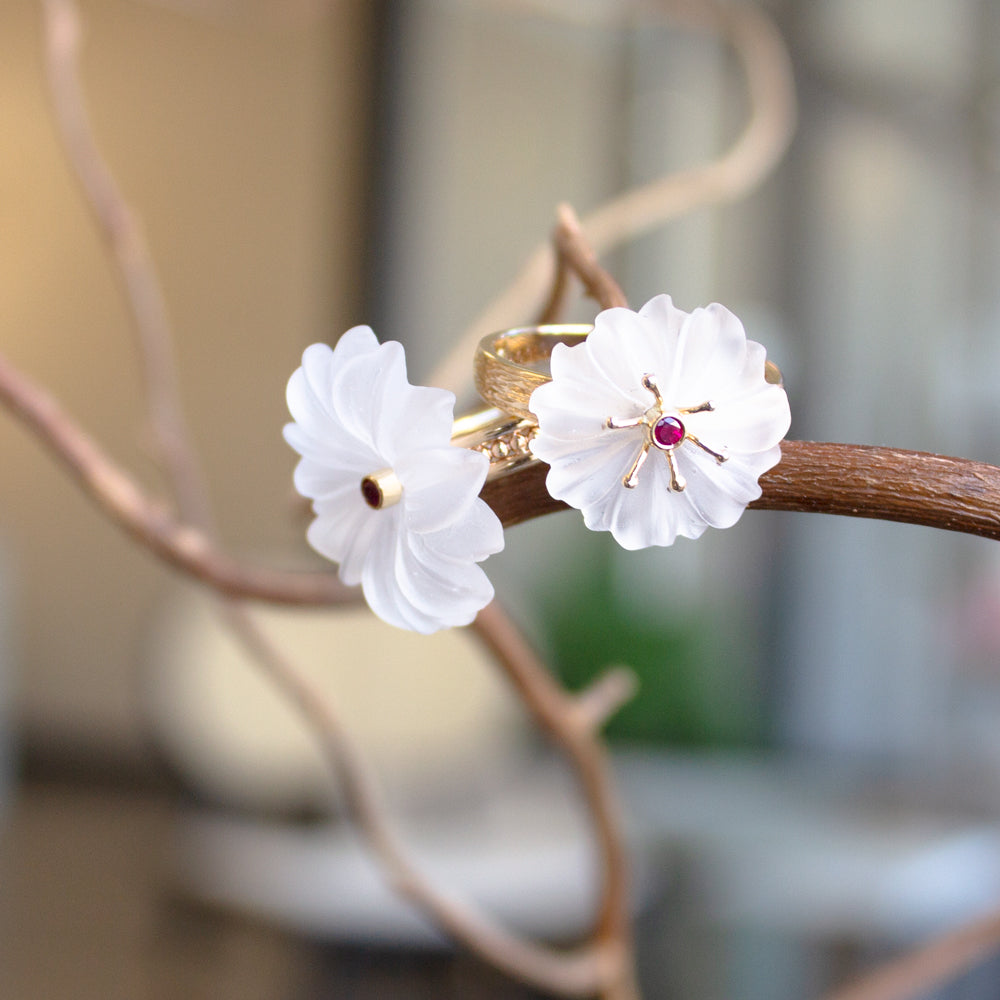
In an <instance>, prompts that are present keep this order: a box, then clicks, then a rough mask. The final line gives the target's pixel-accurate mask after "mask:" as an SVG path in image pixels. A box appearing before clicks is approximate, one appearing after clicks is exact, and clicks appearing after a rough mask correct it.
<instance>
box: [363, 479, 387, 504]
mask: <svg viewBox="0 0 1000 1000" xmlns="http://www.w3.org/2000/svg"><path fill="white" fill-rule="evenodd" d="M361 495H362V496H363V497H364V498H365V503H366V504H368V506H369V507H371V508H372V509H373V510H378V509H379V508H380V507H381V506H382V491H381V490H380V489H379V488H378V483H376V482H375V480H374V479H372V478H371V476H365V478H364V479H362V480H361Z"/></svg>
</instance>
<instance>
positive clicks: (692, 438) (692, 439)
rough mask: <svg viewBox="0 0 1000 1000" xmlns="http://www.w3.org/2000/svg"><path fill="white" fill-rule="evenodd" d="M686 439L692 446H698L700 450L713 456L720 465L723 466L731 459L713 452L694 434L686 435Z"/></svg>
mask: <svg viewBox="0 0 1000 1000" xmlns="http://www.w3.org/2000/svg"><path fill="white" fill-rule="evenodd" d="M685 438H686V440H688V441H690V442H691V443H692V444H696V445H697V446H698V447H699V448H701V450H702V451H705V452H708V454H709V455H711V456H712V458H714V459H715V460H716V462H718V463H719V465H722V463H723V462H725V461H726V460H727V459H728V458H729V456H728V455H723V454H722V453H721V452H718V451H713V450H712V449H711V448H709V447H708V445H707V444H703V443H702V442H701V441H699V440H698V438H696V437H695V436H694V435H693V434H686V435H685Z"/></svg>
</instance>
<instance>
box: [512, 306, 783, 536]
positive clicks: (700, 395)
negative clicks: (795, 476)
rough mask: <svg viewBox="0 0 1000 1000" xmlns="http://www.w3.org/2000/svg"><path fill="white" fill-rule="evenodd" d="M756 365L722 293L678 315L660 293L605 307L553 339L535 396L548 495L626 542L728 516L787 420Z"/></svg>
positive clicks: (748, 491)
mask: <svg viewBox="0 0 1000 1000" xmlns="http://www.w3.org/2000/svg"><path fill="white" fill-rule="evenodd" d="M764 366H765V351H764V348H763V347H762V346H761V345H760V344H758V343H755V342H754V341H752V340H747V337H746V333H745V332H744V330H743V324H742V323H741V322H740V321H739V320H738V319H737V318H736V317H735V316H734V315H733V314H732V313H731V312H730V311H729V310H728V309H726V308H725V307H724V306H721V305H719V304H718V303H713V304H712V305H710V306H708V307H707V308H704V309H696V310H695V311H694V312H693V313H686V312H683V311H682V310H680V309H678V308H676V307H675V306H674V304H673V302H672V301H671V299H670V296H669V295H658V296H657V297H656V298H654V299H652V300H650V301H649V302H647V303H646V305H644V306H643V307H642V309H640V310H639V312H638V313H635V312H632V311H631V310H630V309H621V308H618V309H607V310H605V311H604V312H602V313H600V314H599V315H598V316H597V318H596V320H595V322H594V330H593V332H592V333H591V334H590V335H589V336H588V338H587V339H586V341H584V342H583V343H582V344H579V345H577V346H575V347H568V346H567V345H565V344H557V345H556V346H555V348H554V349H553V351H552V381H551V382H549V383H547V384H545V385H543V386H540V387H539V388H538V389H536V390H535V392H534V393H533V394H532V396H531V402H530V407H531V410H532V412H533V413H535V415H536V416H537V417H538V432H537V434H536V437H535V439H534V441H533V443H532V452H533V453H534V454H535V455H536V456H537V457H538V458H540V459H541V460H542V461H544V462H547V463H548V464H549V466H550V469H549V472H548V476H547V478H546V486H547V488H548V491H549V493H550V494H551V495H552V496H553V497H556V498H557V499H559V500H564V501H565V502H566V503H568V504H570V506H572V507H576V508H578V509H579V510H581V511H583V516H584V520H585V522H586V524H587V527H588V528H591V529H592V530H594V531H610V532H611V533H612V534H613V535H614V537H615V539H616V540H617V541H618V542H619V544H620V545H622V546H623V547H624V548H626V549H641V548H645V547H646V546H649V545H671V544H672V543H673V541H674V539H675V538H676V537H677V536H678V535H684V536H685V537H687V538H698V537H699V536H700V535H701V534H702V533H703V532H704V530H705V528H707V527H709V526H711V527H714V528H727V527H730V526H731V525H733V524H735V523H736V521H737V520H739V517H740V515H741V514H742V513H743V511H744V509H745V508H746V506H747V504H748V503H750V501H752V500H755V499H757V497H759V496H760V494H761V490H760V487H759V486H758V484H757V479H758V477H759V476H761V475H762V474H763V473H764V472H766V471H767V470H768V469H770V468H771V467H772V466H774V465H776V464H777V463H778V461H779V460H780V458H781V450H780V448H779V442H780V441H781V439H782V438H783V437H784V436H785V434H786V433H787V431H788V427H789V424H790V422H791V415H790V413H789V409H788V398H787V396H786V394H785V391H784V389H783V388H782V387H781V386H780V385H772V384H770V383H768V382H767V381H766V380H765V377H764V370H765V368H764Z"/></svg>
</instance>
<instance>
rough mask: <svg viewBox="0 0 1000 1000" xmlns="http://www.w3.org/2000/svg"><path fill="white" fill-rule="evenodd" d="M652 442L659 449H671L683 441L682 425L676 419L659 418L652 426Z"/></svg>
mask: <svg viewBox="0 0 1000 1000" xmlns="http://www.w3.org/2000/svg"><path fill="white" fill-rule="evenodd" d="M653 440H654V442H655V443H656V445H657V447H659V448H673V447H675V446H676V445H679V444H680V443H681V441H683V440H684V425H683V424H682V423H681V422H680V421H679V420H678V419H677V418H676V417H660V419H659V420H657V421H656V423H655V424H654V425H653Z"/></svg>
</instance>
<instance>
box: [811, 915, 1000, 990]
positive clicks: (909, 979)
mask: <svg viewBox="0 0 1000 1000" xmlns="http://www.w3.org/2000/svg"><path fill="white" fill-rule="evenodd" d="M998 950H1000V913H991V914H989V916H986V917H983V918H981V919H979V920H976V921H973V922H972V923H970V924H967V925H966V926H965V927H961V928H959V929H958V930H957V931H953V932H952V933H950V934H945V935H943V936H941V937H939V938H936V939H935V940H933V941H931V942H930V943H929V944H926V945H924V946H923V947H922V948H918V949H917V950H916V951H913V952H911V953H910V954H908V955H903V956H902V957H901V958H898V959H896V960H895V961H892V962H888V963H886V964H885V965H883V966H881V967H880V968H878V969H876V970H875V971H874V972H872V973H870V974H869V975H867V976H864V977H862V978H861V979H859V980H858V981H857V982H855V983H852V984H851V985H849V986H847V987H844V988H843V989H838V990H834V991H833V992H832V993H828V994H827V995H826V997H825V998H824V1000H912V998H914V997H918V996H923V995H925V994H929V993H931V992H933V991H934V990H935V989H936V988H937V987H939V986H942V985H944V984H945V983H947V982H949V981H950V980H952V979H954V978H955V977H956V976H959V975H961V974H962V973H963V972H966V971H968V970H969V969H971V968H972V967H973V966H974V965H976V964H977V963H979V962H983V961H985V960H986V959H987V958H989V957H991V956H992V955H995V954H996V953H997V951H998Z"/></svg>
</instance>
